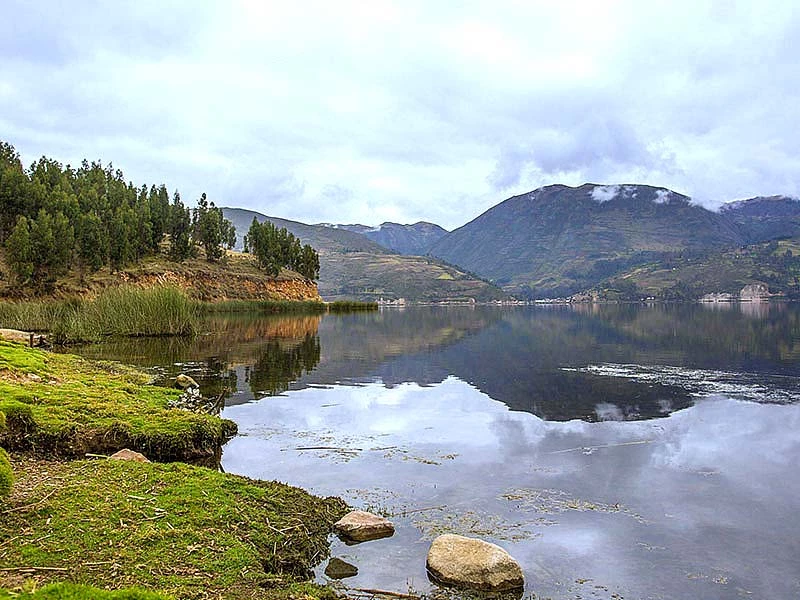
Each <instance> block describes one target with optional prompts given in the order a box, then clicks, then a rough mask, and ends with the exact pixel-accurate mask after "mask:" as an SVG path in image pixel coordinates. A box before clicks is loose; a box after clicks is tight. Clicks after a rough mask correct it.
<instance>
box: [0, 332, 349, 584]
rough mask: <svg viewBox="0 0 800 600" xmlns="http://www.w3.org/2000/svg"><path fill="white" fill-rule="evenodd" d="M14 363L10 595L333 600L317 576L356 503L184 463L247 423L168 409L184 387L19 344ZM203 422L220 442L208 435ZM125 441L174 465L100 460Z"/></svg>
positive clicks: (6, 378)
mask: <svg viewBox="0 0 800 600" xmlns="http://www.w3.org/2000/svg"><path fill="white" fill-rule="evenodd" d="M0 362H1V363H2V365H1V366H2V368H0V388H2V390H1V391H2V392H3V396H4V400H3V401H2V402H0V412H2V413H3V414H5V415H6V417H7V419H6V429H5V431H4V432H2V433H0V446H2V447H4V448H6V449H10V451H11V452H10V460H11V465H12V468H13V470H14V478H15V481H14V482H13V484H12V487H11V494H10V496H8V498H7V499H5V500H4V501H3V508H2V509H0V563H2V564H3V569H0V598H5V597H15V596H14V595H13V594H17V593H22V592H24V591H30V590H31V589H39V588H41V587H42V586H43V585H46V584H48V583H54V582H55V583H58V582H67V583H74V584H89V585H93V586H95V587H100V588H115V589H127V588H130V587H132V586H135V587H142V586H144V587H145V588H146V589H148V590H151V591H153V592H154V593H156V595H154V596H152V597H153V598H161V597H170V596H172V597H180V598H194V597H198V598H199V597H225V598H245V597H247V598H250V597H259V598H284V597H288V596H291V595H296V594H298V593H299V594H300V595H302V596H308V597H311V598H330V597H332V596H333V593H332V592H331V591H330V590H329V589H327V588H324V587H320V586H318V585H316V584H313V583H308V575H309V572H310V569H311V567H313V566H314V565H315V564H318V562H321V561H322V560H323V559H324V558H325V557H326V556H327V553H328V551H329V546H328V535H329V533H330V532H331V528H332V525H333V523H334V522H335V521H336V520H337V519H338V518H339V517H341V516H342V515H343V514H344V512H346V510H347V507H346V505H345V504H344V502H342V501H341V500H340V499H338V498H327V499H323V498H317V497H315V496H312V495H310V494H308V493H307V492H305V491H303V490H300V489H298V488H294V487H292V486H288V485H285V484H281V483H275V482H266V481H254V480H250V479H247V478H245V477H241V476H238V475H230V474H225V473H220V472H218V471H217V470H213V469H209V468H206V467H202V466H193V465H190V464H186V463H185V462H182V461H185V460H189V459H191V458H196V457H197V456H208V454H209V451H220V450H221V447H222V443H224V441H225V440H226V439H228V436H229V435H232V433H233V429H235V424H233V428H231V427H230V426H226V425H225V423H226V420H223V419H220V418H219V417H212V416H211V415H197V414H194V413H189V412H188V411H182V410H179V409H168V408H167V402H168V401H169V400H170V399H172V398H173V397H174V396H176V395H178V394H179V392H178V391H177V390H171V389H168V388H160V387H157V386H154V385H148V384H147V383H146V381H143V379H146V376H144V375H143V374H142V373H140V372H138V371H136V370H135V369H132V368H130V367H125V366H123V365H119V364H117V363H108V362H92V361H86V360H83V359H79V358H78V357H74V356H71V355H61V354H52V353H47V352H44V351H41V350H36V349H31V348H27V347H25V346H23V345H21V344H17V343H9V342H0ZM98 388H99V389H100V391H101V392H102V394H97V393H94V392H93V391H92V390H95V391H96V390H97V389H98ZM98 395H103V396H104V397H105V401H101V400H100V399H98ZM9 396H10V397H12V398H13V399H12V400H9V399H8V398H9ZM56 403H58V404H62V403H63V404H65V405H66V410H59V409H58V408H54V407H55V404H56ZM81 406H83V411H81ZM159 406H160V408H159ZM75 411H77V412H75ZM79 414H80V415H82V416H80V417H78V416H77V415H79ZM198 422H199V423H202V424H204V426H205V427H207V428H208V429H210V430H211V431H213V432H215V435H214V436H213V437H210V438H209V437H203V436H201V437H199V438H198V437H197V435H195V433H196V428H197V425H198ZM228 423H232V422H228ZM193 432H195V433H193ZM121 438H124V440H123V439H121ZM123 441H124V442H131V443H130V444H127V443H126V444H125V445H130V446H133V447H134V448H135V449H137V450H139V451H143V453H144V454H145V455H148V454H149V456H148V458H160V459H162V460H167V461H171V462H152V463H149V462H148V463H141V462H128V461H116V460H108V459H99V458H89V459H88V460H87V459H86V456H87V455H92V454H95V455H96V454H106V453H110V450H111V448H115V449H117V450H118V449H121V448H118V447H117V446H119V445H120V444H122V443H123ZM143 565H144V566H143ZM148 565H149V566H148ZM298 586H299V587H298ZM79 592H80V591H79ZM80 593H83V592H80ZM158 594H166V596H160V595H158ZM21 597H27V596H21ZM30 597H31V598H36V597H38V596H37V595H35V594H34V595H32V596H30ZM42 597H45V596H42ZM47 597H50V596H47ZM69 597H77V598H80V597H96V596H95V594H94V592H91V593H89V595H86V596H81V595H78V596H69ZM120 597H123V596H120ZM134 597H139V596H134ZM148 598H149V596H148Z"/></svg>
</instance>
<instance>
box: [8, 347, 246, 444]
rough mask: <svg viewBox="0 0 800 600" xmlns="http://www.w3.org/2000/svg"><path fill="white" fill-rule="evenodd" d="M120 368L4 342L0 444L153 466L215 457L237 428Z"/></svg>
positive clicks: (141, 375)
mask: <svg viewBox="0 0 800 600" xmlns="http://www.w3.org/2000/svg"><path fill="white" fill-rule="evenodd" d="M147 380H148V378H147V376H146V375H144V374H143V373H141V372H138V371H135V370H133V369H130V368H128V367H124V366H122V365H119V364H117V363H108V362H92V361H86V360H83V359H81V358H79V357H76V356H71V355H64V354H52V353H49V352H45V351H41V350H35V349H31V348H26V347H25V346H22V345H20V344H15V343H10V342H2V341H0V412H4V413H5V414H6V422H7V423H6V424H7V427H6V431H5V432H0V445H2V446H3V447H5V448H7V449H9V450H33V451H35V452H39V453H48V454H51V455H56V456H62V457H82V456H84V454H85V453H87V452H88V453H100V454H102V453H106V452H112V451H115V450H118V449H119V448H123V447H128V448H131V449H133V450H137V451H139V452H142V453H143V454H145V455H146V456H148V457H149V458H151V459H153V460H190V459H198V458H203V457H209V456H214V454H215V453H216V452H218V451H219V448H220V447H221V445H222V444H223V443H224V442H225V441H226V439H228V438H229V437H230V436H231V435H233V434H234V433H235V431H236V426H235V424H234V423H232V422H230V421H225V420H222V419H219V418H218V417H215V416H211V415H205V414H195V413H191V412H187V411H181V410H178V409H170V408H168V402H169V400H170V399H174V398H176V397H177V396H178V395H179V392H178V391H177V390H172V389H168V388H163V387H157V386H153V385H147Z"/></svg>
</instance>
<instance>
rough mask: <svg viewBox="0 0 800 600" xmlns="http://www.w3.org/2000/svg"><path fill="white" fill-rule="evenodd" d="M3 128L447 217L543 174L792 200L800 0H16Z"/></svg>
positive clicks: (720, 197) (393, 216)
mask: <svg viewBox="0 0 800 600" xmlns="http://www.w3.org/2000/svg"><path fill="white" fill-rule="evenodd" d="M2 4H3V8H2V13H3V15H2V19H0V139H2V140H5V141H8V142H10V143H12V144H14V146H16V148H17V150H18V151H19V152H20V153H21V154H22V157H23V159H24V161H25V163H26V164H28V163H30V162H32V161H33V160H35V159H36V158H38V157H39V156H41V155H47V156H49V157H52V158H55V159H57V160H59V161H61V162H63V163H72V164H73V165H75V164H77V163H79V162H80V160H81V159H83V158H88V159H89V160H97V159H100V160H102V161H103V162H104V163H105V162H108V161H112V162H113V164H114V166H115V167H119V168H121V169H122V170H123V171H124V172H125V175H126V177H127V178H128V179H130V180H133V181H134V183H136V184H141V183H165V184H167V186H168V187H169V188H170V190H173V189H176V188H177V189H178V190H179V191H180V192H181V195H182V197H183V199H184V201H185V202H194V200H196V198H197V197H198V196H199V194H200V193H201V192H203V191H205V192H207V193H208V195H209V198H210V199H212V200H214V201H215V202H216V203H217V204H218V205H228V206H241V207H247V208H252V209H254V210H258V211H261V212H264V213H266V214H269V215H273V216H279V217H284V218H289V219H295V220H300V221H304V222H310V223H316V222H322V221H329V222H340V223H341V222H348V223H351V222H360V223H364V224H369V225H374V224H378V223H380V222H382V221H386V220H393V221H400V222H414V221H417V220H430V221H434V222H437V223H439V224H441V225H443V226H445V227H447V228H454V227H457V226H459V225H462V224H464V223H465V222H467V221H469V220H471V219H472V218H474V217H475V216H477V215H478V214H479V213H481V212H483V211H484V210H486V209H488V208H489V207H491V206H493V205H494V204H496V203H498V202H499V201H501V200H503V199H505V198H507V197H509V196H512V195H515V194H519V193H523V192H527V191H530V190H532V189H535V188H537V187H540V186H542V185H548V184H552V183H565V184H569V185H579V184H581V183H583V182H586V181H590V182H594V183H609V184H611V183H649V184H652V185H657V186H665V187H669V188H671V189H674V190H676V191H679V192H681V193H684V194H688V195H690V196H692V197H693V198H694V199H695V200H696V201H698V202H700V203H702V204H704V205H706V206H709V207H714V206H717V205H719V203H720V202H722V201H725V200H732V199H738V198H746V197H750V196H755V195H770V194H788V195H800V189H799V188H800V184H799V183H798V182H800V139H799V138H798V133H799V132H800V108H799V107H800V59H798V58H797V57H798V56H800V4H798V2H797V1H796V0H786V1H778V0H774V1H773V0H764V1H762V2H752V1H750V0H747V1H743V2H735V1H726V0H720V1H717V2H703V1H698V0H695V1H692V2H682V1H671V2H667V1H664V2H640V1H636V0H632V1H630V2H625V1H622V2H605V1H602V0H587V1H559V2H552V1H551V0H542V1H541V2H538V1H533V0H527V1H526V0H520V1H514V0H493V1H491V2H489V1H484V2H468V1H458V2H456V1H455V0H453V1H446V0H440V1H429V0H420V1H419V2H417V1H414V0H398V1H396V2H395V1H384V0H369V1H359V2H356V1H354V2H350V1H347V0H335V1H330V0H323V1H320V2H310V1H308V2H307V1H295V2H288V1H280V2H277V1H276V2H271V1H267V0H265V1H258V0H252V1H231V2H229V1H226V2H222V1H220V2H211V1H208V2H199V1H197V0H191V1H187V2H180V1H164V0H159V1H157V2H155V1H154V2H149V1H144V0H132V1H122V0H120V1H116V0H115V1H114V2H99V1H97V2H92V1H79V0H74V1H64V2H57V1H39V2H28V1H27V0H20V1H17V0H3V3H2Z"/></svg>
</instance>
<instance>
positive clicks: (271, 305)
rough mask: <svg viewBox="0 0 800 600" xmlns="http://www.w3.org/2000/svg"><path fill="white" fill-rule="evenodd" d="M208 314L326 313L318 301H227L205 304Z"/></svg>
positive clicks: (202, 308)
mask: <svg viewBox="0 0 800 600" xmlns="http://www.w3.org/2000/svg"><path fill="white" fill-rule="evenodd" d="M201 310H202V311H203V312H206V313H237V312H250V313H265V314H287V313H299V314H319V313H324V312H325V303H324V302H317V301H316V300H225V301H222V302H214V303H205V304H203V305H202V306H201Z"/></svg>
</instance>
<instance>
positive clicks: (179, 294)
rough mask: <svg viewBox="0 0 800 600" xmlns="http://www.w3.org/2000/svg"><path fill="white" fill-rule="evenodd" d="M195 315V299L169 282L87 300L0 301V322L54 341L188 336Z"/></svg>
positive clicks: (117, 290) (107, 292)
mask: <svg viewBox="0 0 800 600" xmlns="http://www.w3.org/2000/svg"><path fill="white" fill-rule="evenodd" d="M198 318H199V307H198V305H197V303H196V302H193V301H192V300H190V299H189V298H188V297H187V296H186V294H184V293H183V291H181V290H180V289H178V288H175V287H170V286H157V287H154V288H150V289H142V288H137V287H118V288H109V289H107V290H105V291H104V292H103V293H102V294H100V295H99V296H98V297H97V298H94V299H91V300H83V299H72V300H62V301H35V302H20V303H12V302H3V303H0V325H2V326H3V327H10V328H13V329H23V330H29V331H48V332H49V333H50V339H51V341H52V342H53V343H56V344H64V343H70V342H85V341H96V340H99V339H102V338H103V337H106V336H111V335H121V336H156V335H191V334H193V333H195V332H196V331H197V325H198Z"/></svg>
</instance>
